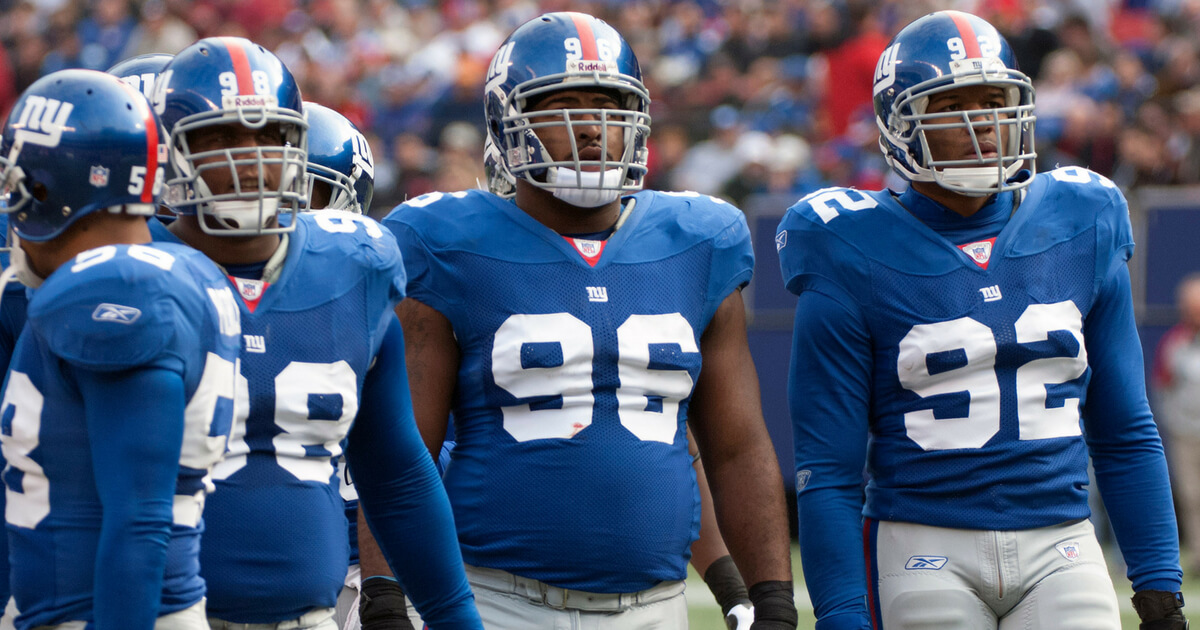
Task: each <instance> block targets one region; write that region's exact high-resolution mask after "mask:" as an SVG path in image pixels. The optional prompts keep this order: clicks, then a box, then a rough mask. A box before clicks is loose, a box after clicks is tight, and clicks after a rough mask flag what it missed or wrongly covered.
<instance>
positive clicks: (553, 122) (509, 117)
mask: <svg viewBox="0 0 1200 630" xmlns="http://www.w3.org/2000/svg"><path fill="white" fill-rule="evenodd" d="M567 90H571V91H579V92H583V93H588V92H600V93H604V94H609V95H611V96H612V97H613V98H614V100H615V101H616V107H615V108H609V107H607V106H605V107H575V106H570V107H564V108H557V109H543V110H534V109H533V107H535V106H537V105H538V104H539V103H541V102H544V101H545V100H546V98H547V97H551V96H552V95H553V94H555V93H560V92H564V91H567ZM649 104H650V97H649V94H648V92H647V91H646V88H645V86H644V85H642V82H641V70H640V68H639V66H638V63H637V58H636V57H635V56H634V54H633V50H632V49H631V48H630V47H629V44H628V43H626V42H625V40H624V39H623V38H622V37H621V36H620V34H618V33H617V31H616V30H615V29H613V28H612V27H611V26H609V25H607V24H605V23H604V22H603V21H601V20H598V19H596V18H594V17H592V16H589V15H584V14H581V13H549V14H546V15H543V16H541V17H538V18H535V19H533V20H530V21H529V22H526V23H525V24H524V25H522V26H521V27H519V28H518V29H517V30H516V31H514V32H513V34H512V35H510V36H509V38H508V39H507V40H506V41H505V43H504V44H503V45H501V47H500V50H499V51H498V52H497V53H496V56H495V57H494V58H493V59H492V64H491V67H490V68H489V70H488V81H487V87H486V90H485V117H486V118H487V122H488V141H489V142H491V143H492V144H493V146H494V148H495V160H496V167H497V168H498V169H499V171H501V173H502V174H501V175H500V176H499V179H498V180H497V181H512V182H513V183H514V185H515V182H516V181H517V180H520V179H523V180H525V181H527V182H529V183H530V184H532V185H534V186H536V187H538V188H542V189H544V190H548V191H551V192H555V193H556V196H560V197H563V198H564V199H565V200H567V201H568V202H570V203H575V205H600V203H604V202H607V201H608V200H611V199H615V198H616V197H617V196H619V195H620V194H621V193H624V192H633V191H637V190H640V189H641V187H642V180H643V179H644V178H645V175H646V160H647V157H648V152H647V149H646V139H647V137H648V136H649V135H650V115H649ZM580 126H593V127H598V128H599V129H600V132H599V134H600V138H599V140H600V144H601V147H603V148H604V151H601V152H600V155H588V154H587V152H582V153H584V155H581V148H582V147H580V146H578V143H577V138H578V136H579V127H580ZM548 134H558V135H561V136H563V137H567V138H570V141H569V142H570V150H569V151H562V152H561V153H563V155H558V156H552V155H551V154H550V151H549V150H548V148H547V144H546V142H544V141H543V139H544V138H548ZM612 134H620V141H621V142H620V144H621V149H620V152H619V154H616V155H609V154H608V151H607V148H608V147H611V146H613V143H610V140H615V139H614V138H613V137H612ZM556 191H557V192H556ZM596 201H599V202H600V203H595V202H596Z"/></svg>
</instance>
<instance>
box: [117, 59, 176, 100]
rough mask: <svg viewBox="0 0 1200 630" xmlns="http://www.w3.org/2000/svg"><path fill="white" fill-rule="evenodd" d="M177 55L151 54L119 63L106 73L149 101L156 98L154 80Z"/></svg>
mask: <svg viewBox="0 0 1200 630" xmlns="http://www.w3.org/2000/svg"><path fill="white" fill-rule="evenodd" d="M174 58H175V55H168V54H167V53H149V54H145V55H138V56H136V57H130V58H128V59H125V60H123V61H118V62H117V63H116V64H115V65H113V67H111V68H109V69H108V70H105V72H107V73H109V74H111V75H113V76H114V77H117V78H118V79H120V80H122V81H124V82H126V83H128V84H129V85H130V87H132V88H133V89H135V90H137V91H139V92H141V93H142V94H143V95H145V96H146V99H147V100H149V99H151V98H154V80H155V79H157V78H158V75H160V74H162V71H163V68H166V67H167V64H169V63H171V60H172V59H174Z"/></svg>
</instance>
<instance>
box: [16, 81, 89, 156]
mask: <svg viewBox="0 0 1200 630" xmlns="http://www.w3.org/2000/svg"><path fill="white" fill-rule="evenodd" d="M73 109H75V106H74V105H72V104H71V103H64V102H62V101H60V100H58V99H53V98H46V97H44V96H37V95H30V96H28V97H26V98H25V107H22V108H21V117H20V118H18V119H17V124H16V125H14V127H16V130H17V132H16V134H15V136H14V138H13V150H14V151H19V150H20V147H21V146H22V145H24V144H25V143H26V142H28V143H30V144H36V145H38V146H43V147H56V146H58V143H59V141H61V140H62V134H63V130H64V129H65V128H66V126H67V117H68V116H70V115H71V110H73Z"/></svg>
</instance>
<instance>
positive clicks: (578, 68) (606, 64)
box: [567, 59, 618, 74]
mask: <svg viewBox="0 0 1200 630" xmlns="http://www.w3.org/2000/svg"><path fill="white" fill-rule="evenodd" d="M567 71H568V72H602V73H606V74H617V72H618V71H617V64H615V63H613V62H611V61H593V60H590V59H572V60H570V61H568V62H567Z"/></svg>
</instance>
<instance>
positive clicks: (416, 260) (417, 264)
mask: <svg viewBox="0 0 1200 630" xmlns="http://www.w3.org/2000/svg"><path fill="white" fill-rule="evenodd" d="M415 210H417V208H410V207H409V206H408V205H407V204H402V205H400V206H397V207H396V208H395V209H394V210H392V212H391V213H390V214H388V215H387V216H386V217H385V218H384V219H383V225H384V227H386V228H388V230H389V231H391V233H392V234H393V235H394V236H395V238H396V243H397V245H399V248H400V252H401V254H402V255H403V256H404V270H405V272H406V273H407V277H408V284H407V285H406V287H405V290H406V295H407V296H408V297H411V298H413V299H415V300H417V301H418V302H421V303H422V304H425V305H427V306H430V307H432V308H434V309H436V310H437V311H439V312H442V313H447V312H449V310H448V309H449V307H450V300H448V299H446V298H443V297H442V295H441V294H440V293H439V292H438V291H437V290H436V286H437V285H438V284H439V283H438V282H436V281H435V278H434V277H435V276H436V275H437V274H436V269H437V268H436V267H435V265H434V262H433V261H434V256H433V253H432V252H430V251H429V246H428V244H427V243H426V241H425V239H423V238H421V235H420V233H419V231H418V230H417V228H416V227H414V225H413V223H412V222H410V221H408V220H407V219H408V214H409V213H411V212H413V211H415Z"/></svg>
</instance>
